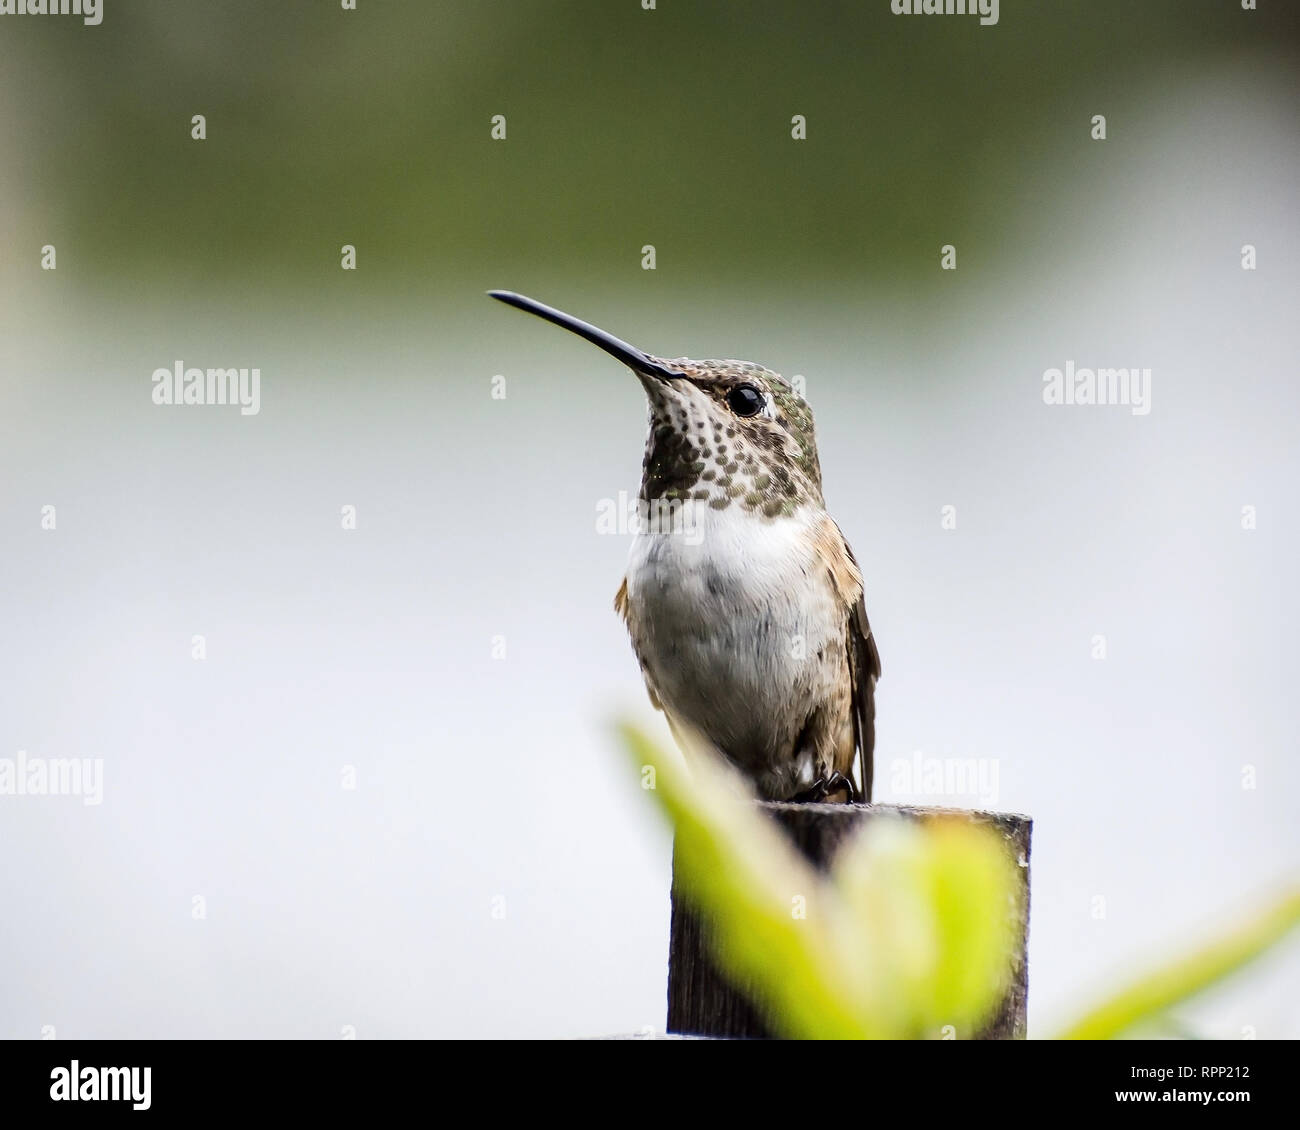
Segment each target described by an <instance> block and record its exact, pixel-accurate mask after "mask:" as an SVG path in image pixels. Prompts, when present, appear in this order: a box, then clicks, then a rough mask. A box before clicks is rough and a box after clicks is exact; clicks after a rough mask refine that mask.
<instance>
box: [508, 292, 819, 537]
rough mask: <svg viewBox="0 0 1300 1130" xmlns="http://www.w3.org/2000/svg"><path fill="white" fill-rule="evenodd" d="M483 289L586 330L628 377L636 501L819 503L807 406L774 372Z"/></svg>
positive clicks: (761, 509) (766, 507) (776, 506)
mask: <svg viewBox="0 0 1300 1130" xmlns="http://www.w3.org/2000/svg"><path fill="white" fill-rule="evenodd" d="M488 293H489V294H491V295H492V297H493V298H496V299H499V300H500V301H502V302H506V303H508V304H510V305H511V306H517V307H519V309H521V310H527V311H528V312H529V313H532V314H536V315H538V316H539V317H542V318H545V319H546V320H547V321H550V322H554V323H555V324H556V325H559V326H563V327H564V328H565V329H568V330H571V331H573V332H574V333H576V334H578V335H579V336H581V337H584V338H586V339H587V340H588V341H590V342H592V343H593V344H595V345H598V346H600V348H601V349H603V350H605V352H607V353H610V354H612V355H613V356H615V357H617V358H618V359H619V360H620V361H622V362H623V363H624V364H625V365H627V366H628V367H629V368H630V369H631V370H632V371H633V372H634V373H635V374H636V375H637V377H638V379H639V380H640V381H641V386H642V388H644V389H645V392H646V398H647V399H648V401H649V403H650V434H649V436H648V438H647V440H646V451H645V461H644V464H643V474H642V479H641V497H642V499H643V500H645V501H650V500H654V499H667V500H673V501H680V502H685V501H688V500H690V501H693V502H696V503H697V504H700V505H708V506H709V507H711V508H712V509H714V510H725V509H727V508H729V507H736V508H739V509H741V510H744V511H748V512H750V513H753V514H755V515H757V516H761V517H763V518H767V519H776V518H779V517H782V516H784V515H788V514H791V513H792V512H793V511H794V510H795V508H796V507H798V506H800V505H801V504H803V503H805V502H812V503H815V504H816V505H818V506H821V505H822V488H821V468H820V466H819V465H818V462H817V443H816V440H815V438H814V434H813V415H812V409H811V408H809V407H808V404H807V403H806V402H805V400H804V399H803V397H801V396H800V395H799V394H798V393H796V392H795V391H794V389H793V388H792V387H791V385H790V382H789V381H787V380H786V379H785V378H784V377H782V376H781V375H780V374H778V373H774V372H772V370H771V369H765V368H763V366H762V365H755V364H754V363H752V362H750V361H692V360H690V359H688V358H685V357H678V358H674V359H666V358H662V357H655V356H653V355H651V354H649V353H645V352H643V351H642V350H640V349H637V348H636V347H635V346H631V345H628V344H627V343H626V342H624V341H620V340H619V339H618V338H616V337H613V336H611V335H610V334H607V333H605V331H604V330H600V329H597V328H596V327H595V326H592V325H590V324H588V323H587V322H583V321H580V320H578V319H577V318H574V317H572V316H571V315H569V314H565V313H564V312H563V311H560V310H556V309H554V308H552V307H550V306H545V305H543V304H542V303H540V302H537V301H535V300H534V299H531V298H525V297H524V296H523V295H519V294H513V293H511V292H509V291H497V290H494V291H489V292H488Z"/></svg>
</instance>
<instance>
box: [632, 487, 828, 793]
mask: <svg viewBox="0 0 1300 1130" xmlns="http://www.w3.org/2000/svg"><path fill="white" fill-rule="evenodd" d="M690 518H691V520H690V521H683V522H681V523H679V528H675V529H672V530H667V531H665V530H662V529H659V530H654V529H651V530H643V531H642V532H640V533H638V535H637V536H636V538H635V540H634V542H633V544H632V549H631V554H630V559H629V563H628V571H627V582H626V584H627V595H626V609H625V616H626V617H627V621H628V628H629V631H630V632H631V635H632V641H633V646H634V647H635V649H636V653H637V657H638V659H639V660H640V662H641V666H642V670H643V673H644V674H645V678H646V683H647V686H648V688H649V689H650V692H651V694H652V695H653V696H654V697H655V698H657V700H658V701H659V703H660V704H661V705H662V707H663V709H664V711H665V713H666V714H667V715H668V717H669V720H670V721H671V722H673V723H674V724H676V725H678V726H679V727H680V725H681V724H682V723H685V724H686V725H687V726H689V727H690V728H691V729H693V730H694V731H696V732H697V733H699V734H701V735H703V736H704V737H705V738H707V739H708V740H710V741H711V742H712V743H713V744H714V745H715V746H716V747H717V748H718V750H719V751H720V752H722V753H724V754H725V755H726V756H727V757H728V758H730V759H731V760H732V761H733V762H735V763H737V764H738V765H739V766H740V767H741V768H742V769H744V770H745V771H746V772H747V773H749V774H750V775H751V776H752V777H753V778H754V779H755V781H756V783H757V784H758V785H759V788H760V791H761V792H763V793H765V794H766V795H769V796H788V795H792V794H793V793H795V792H798V791H801V789H803V788H807V787H808V786H809V785H811V784H812V783H813V782H814V781H815V780H816V779H817V778H818V777H820V776H822V775H823V773H825V772H827V771H828V768H829V767H828V766H827V765H821V764H817V763H816V758H815V756H814V753H813V750H812V749H811V748H808V749H806V750H800V749H798V748H797V743H798V739H799V735H800V731H801V729H802V728H803V727H804V726H805V722H806V720H807V718H808V715H809V713H810V710H811V709H812V707H813V706H814V705H815V704H816V703H818V702H823V701H828V700H829V699H830V698H832V697H833V696H834V695H835V693H836V692H837V691H842V688H838V687H836V686H835V685H833V684H834V681H835V679H836V678H837V677H840V678H842V669H843V652H844V647H845V637H844V608H843V604H842V601H841V600H840V599H839V598H838V597H837V595H836V593H835V590H834V586H833V584H832V582H831V579H830V577H829V576H828V573H827V569H826V566H825V563H824V560H823V559H822V558H821V557H820V556H819V552H818V538H817V531H818V529H819V528H821V527H822V524H823V523H825V522H826V521H827V518H826V514H825V512H824V511H823V510H822V509H821V508H820V507H816V506H813V505H809V504H805V505H803V506H801V507H799V508H798V509H797V510H796V511H795V512H794V513H793V514H791V515H789V516H788V517H782V518H781V519H779V520H775V521H772V520H765V519H763V518H761V517H759V516H757V515H755V514H753V513H750V512H746V511H744V510H742V509H740V508H739V507H734V506H732V507H727V508H725V509H721V510H717V509H713V508H711V507H709V506H707V505H702V506H699V507H698V508H695V509H694V510H693V511H692V513H691V515H690ZM792 748H794V749H795V756H794V757H793V758H792V757H791V749H792Z"/></svg>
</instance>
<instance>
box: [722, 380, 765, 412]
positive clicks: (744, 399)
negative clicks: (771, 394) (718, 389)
mask: <svg viewBox="0 0 1300 1130" xmlns="http://www.w3.org/2000/svg"><path fill="white" fill-rule="evenodd" d="M727 403H728V404H729V405H731V410H732V411H733V412H734V413H735V414H736V415H737V416H757V415H758V414H759V413H760V412H761V411H762V410H763V394H762V393H761V392H759V391H758V389H756V388H755V387H754V386H753V385H737V386H736V387H735V388H733V389H732V390H731V391H730V392H729V393H727Z"/></svg>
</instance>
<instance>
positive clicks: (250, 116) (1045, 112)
mask: <svg viewBox="0 0 1300 1130" xmlns="http://www.w3.org/2000/svg"><path fill="white" fill-rule="evenodd" d="M1268 9H1269V10H1266V11H1260V12H1257V13H1243V12H1241V11H1240V10H1239V8H1238V5H1236V4H1231V3H1229V4H1225V3H1222V2H1220V0H1197V2H1195V3H1189V2H1187V0H1147V2H1145V3H1142V4H1133V3H1130V2H1129V0H1056V2H1054V3H1052V4H1015V3H1009V2H1008V3H1003V4H1002V5H1001V18H1000V20H999V23H998V24H997V25H996V26H993V27H981V26H979V24H978V22H977V21H976V20H972V19H967V18H964V17H943V18H927V17H907V16H894V15H892V14H891V12H890V8H889V3H888V0H872V2H867V3H864V2H862V0H820V2H818V3H814V4H794V3H789V2H788V0H698V2H692V3H689V4H685V3H680V2H678V0H662V2H661V3H659V4H658V6H657V8H656V9H655V10H653V11H645V10H643V9H642V7H641V4H640V2H639V0H618V2H611V0H559V2H545V3H543V2H540V0H531V2H530V0H439V2H438V3H418V2H416V0H405V2H403V0H390V2H379V0H361V2H360V4H359V6H358V8H357V10H356V11H344V10H342V8H341V5H340V4H338V3H337V2H331V0H278V2H277V3H275V4H267V3H265V2H263V0H209V2H207V3H204V4H186V5H181V4H177V3H174V0H132V2H131V3H129V4H128V3H121V2H119V3H114V0H108V2H107V4H106V10H105V17H104V21H103V23H102V24H101V25H100V26H99V27H94V28H86V27H83V26H81V24H80V21H76V20H32V19H27V20H10V21H7V23H6V26H5V29H4V30H5V35H4V36H3V37H2V38H0V76H2V77H0V82H3V91H4V97H5V101H6V104H7V105H8V106H10V107H11V108H16V109H18V110H20V112H16V113H15V112H13V111H12V110H11V121H10V123H9V129H10V132H11V134H12V136H11V138H10V141H9V150H10V152H9V155H8V156H9V157H10V159H12V160H15V161H18V162H19V164H20V167H19V168H18V170H17V171H18V172H19V174H20V176H21V179H22V181H23V183H24V186H25V188H24V191H25V193H26V194H27V199H28V201H29V202H30V203H32V204H33V206H35V207H37V208H39V209H40V211H41V212H42V213H43V214H44V218H45V219H46V220H47V221H48V225H49V227H50V228H51V229H52V230H54V231H55V232H57V233H59V235H60V238H63V239H65V240H66V241H67V242H69V243H71V244H74V245H76V246H77V247H78V249H79V251H78V254H79V258H80V259H81V260H83V261H85V262H88V263H93V264H95V266H96V267H97V268H98V270H99V271H100V272H101V273H102V274H104V275H111V277H113V278H115V279H120V278H122V277H123V276H124V275H128V274H134V275H141V274H144V275H163V276H165V275H173V274H174V275H180V276H193V275H196V274H197V276H198V277H200V278H204V279H213V278H229V279H236V280H243V281H246V282H262V281H269V280H272V279H274V278H275V277H277V276H281V275H288V276H296V277H303V276H312V275H319V274H323V273H324V269H325V268H326V267H329V268H334V267H335V266H336V263H337V249H338V247H339V245H340V244H342V243H344V242H351V243H353V244H356V245H357V246H358V247H360V248H362V249H363V251H362V262H363V264H364V266H365V270H366V271H367V272H369V273H371V274H372V276H375V275H377V276H379V277H382V278H384V279H386V280H387V284H388V285H389V286H392V287H405V286H412V285H416V286H419V285H424V284H427V283H428V282H429V281H430V280H431V279H438V280H443V281H445V280H446V279H448V278H449V277H453V276H459V275H461V274H464V273H466V272H471V273H474V277H473V278H472V279H471V280H468V281H469V284H470V285H473V286H478V285H479V283H480V281H481V278H482V279H489V278H490V279H499V278H502V277H506V276H505V274H504V272H506V271H507V270H508V269H512V268H513V269H515V271H516V277H517V270H518V268H519V267H520V265H533V266H535V267H544V268H545V270H546V272H547V273H548V276H553V275H559V274H566V275H571V274H574V273H583V274H586V275H595V276H596V277H609V276H617V275H619V274H620V273H624V272H628V271H630V270H633V269H635V264H636V262H637V252H638V249H639V247H640V246H641V244H642V243H643V242H648V243H654V244H656V245H657V246H658V247H659V249H660V270H661V271H663V270H664V269H665V268H667V269H668V270H669V271H675V272H684V273H689V275H690V277H691V278H692V280H693V281H695V282H696V283H698V284H700V285H703V286H705V287H707V286H710V285H713V284H715V283H716V284H721V283H735V282H736V281H737V280H738V279H743V278H745V277H748V276H750V275H752V274H753V273H754V272H761V273H763V274H764V275H770V276H772V277H774V278H775V279H777V280H780V281H783V282H784V281H789V282H795V281H797V280H799V279H806V278H824V277H828V276H830V277H834V276H836V275H839V276H846V275H850V276H854V277H862V276H869V277H877V278H879V279H880V280H881V281H882V282H883V283H885V284H896V285H911V286H916V287H927V288H933V287H942V286H943V285H945V284H944V282H943V280H942V279H941V278H940V276H939V275H938V272H936V271H934V270H933V269H932V265H933V262H932V261H933V260H934V259H935V257H936V256H937V254H938V248H939V246H940V244H941V243H943V242H947V241H955V242H957V243H960V244H961V245H962V247H963V253H964V254H972V255H978V256H987V255H991V254H992V253H993V251H994V249H995V248H996V246H997V242H998V240H999V238H1000V235H1001V233H1002V232H1003V230H1004V228H1003V225H1004V223H1005V222H1006V220H1007V219H1008V218H1009V217H1011V216H1013V215H1015V214H1016V213H1017V212H1020V211H1021V210H1023V209H1026V208H1035V207H1039V206H1041V205H1043V204H1045V203H1046V202H1047V201H1048V200H1050V199H1051V198H1052V197H1053V196H1055V195H1056V194H1058V193H1060V192H1062V191H1064V190H1065V188H1066V186H1068V185H1069V184H1070V183H1071V182H1072V181H1074V180H1076V179H1077V178H1078V177H1080V176H1081V175H1087V174H1088V173H1089V171H1090V170H1091V169H1092V168H1093V167H1094V165H1095V164H1096V162H1097V161H1098V160H1099V157H1098V156H1097V150H1096V147H1095V146H1091V143H1090V142H1089V140H1088V128H1089V117H1090V115H1092V114H1093V113H1097V112H1105V113H1107V114H1109V115H1110V116H1111V123H1112V126H1111V135H1110V139H1109V140H1108V141H1107V146H1108V147H1109V148H1110V151H1111V156H1112V157H1114V156H1116V153H1115V150H1117V149H1118V150H1120V151H1123V150H1124V149H1125V148H1126V147H1131V146H1141V145H1142V144H1143V143H1144V140H1147V139H1148V135H1147V134H1146V133H1145V132H1144V128H1145V127H1144V123H1143V122H1142V121H1140V120H1139V119H1138V117H1137V114H1136V112H1135V107H1137V106H1139V105H1140V104H1141V99H1142V98H1144V97H1147V96H1149V95H1150V94H1151V93H1152V92H1153V91H1159V90H1161V89H1163V88H1166V87H1168V86H1170V85H1171V84H1176V83H1177V82H1178V80H1179V78H1180V75H1185V74H1186V73H1187V72H1188V71H1189V70H1190V71H1193V72H1194V71H1195V70H1197V69H1198V68H1201V67H1208V66H1211V65H1214V64H1220V63H1224V62H1225V61H1230V60H1231V59H1232V58H1233V57H1234V55H1236V54H1239V53H1242V52H1249V53H1250V58H1251V59H1252V60H1253V62H1254V64H1255V65H1256V66H1269V65H1270V64H1274V65H1276V67H1277V69H1278V71H1279V73H1287V72H1288V71H1293V70H1294V64H1295V53H1296V46H1297V43H1298V42H1300V10H1297V8H1296V6H1294V5H1271V6H1268ZM200 113H201V114H203V115H205V116H206V118H207V122H208V139H207V140H206V141H204V142H195V141H192V140H191V138H190V119H191V117H192V115H194V114H200ZM494 114H504V115H506V118H507V122H508V134H507V139H506V140H505V141H493V140H491V138H490V136H489V126H490V118H491V116H492V115H494ZM795 114H802V115H804V116H805V117H806V119H807V123H808V136H807V140H806V141H801V142H794V141H792V140H791V137H790V122H791V118H792V116H793V115H795ZM1090 146H1091V147H1090ZM478 272H481V277H480V274H479V273H478ZM518 285H531V280H527V279H525V280H520V282H519V283H518ZM949 285H950V284H949Z"/></svg>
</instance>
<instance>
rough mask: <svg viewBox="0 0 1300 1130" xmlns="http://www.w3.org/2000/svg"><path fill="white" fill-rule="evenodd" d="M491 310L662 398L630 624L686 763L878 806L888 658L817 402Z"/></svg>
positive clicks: (655, 401) (642, 501) (629, 586)
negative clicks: (883, 674)
mask: <svg viewBox="0 0 1300 1130" xmlns="http://www.w3.org/2000/svg"><path fill="white" fill-rule="evenodd" d="M488 294H489V295H491V297H493V298H496V299H498V300H499V301H501V302H505V303H507V304H508V305H510V306H514V307H517V308H518V309H520V310H525V311H527V312H528V313H530V314H536V315H537V316H538V317H541V318H545V319H546V320H547V321H549V322H553V323H554V324H555V325H557V326H561V327H563V328H564V329H566V330H570V331H572V332H573V333H575V334H577V335H578V336H579V337H582V338H585V339H586V340H587V341H589V342H591V343H592V344H593V345H596V346H598V347H599V348H600V349H603V350H604V351H605V352H606V353H608V354H610V355H611V356H613V357H615V358H617V359H618V360H619V361H621V362H623V364H624V365H626V366H627V367H628V368H629V369H631V370H632V372H633V373H634V374H635V375H636V377H637V379H638V380H639V381H640V382H641V387H642V388H643V389H644V391H645V395H646V399H647V401H648V402H649V409H650V426H649V434H648V436H647V439H646V447H645V457H644V460H643V462H642V477H641V490H640V494H639V497H638V507H639V515H640V519H641V520H640V521H639V522H638V523H637V531H636V535H635V537H634V540H633V543H632V547H631V550H630V553H629V557H628V567H627V573H626V575H625V576H624V578H623V583H622V584H621V585H620V586H619V589H618V593H617V595H616V596H615V598H614V608H615V610H616V611H617V612H618V614H619V615H620V616H621V617H622V619H623V621H624V623H625V624H626V626H627V630H628V634H629V635H630V637H631V641H632V649H633V651H634V652H635V654H636V658H637V661H638V662H639V663H640V666H641V673H642V676H643V677H644V680H645V685H646V690H647V691H648V692H649V695H650V701H651V703H652V704H653V705H654V706H655V708H656V709H659V710H662V711H663V713H664V715H665V716H666V718H667V720H668V724H669V727H670V729H671V730H672V732H673V735H674V737H675V739H676V740H677V743H678V745H680V746H681V747H682V748H683V750H684V751H688V750H689V749H690V748H691V747H692V746H693V745H698V744H699V743H700V742H704V743H705V744H706V746H707V747H709V748H712V749H713V750H714V751H715V752H716V753H718V754H719V755H721V756H722V757H723V758H724V759H725V760H726V761H728V762H730V763H731V764H732V765H733V766H735V767H736V768H737V769H739V770H740V771H741V773H742V774H743V775H744V776H745V777H746V778H748V780H749V781H750V782H751V784H752V785H753V787H754V789H755V791H756V792H757V793H758V795H759V796H760V797H762V798H764V799H767V800H778V801H798V802H822V801H839V802H849V803H852V802H854V801H856V800H859V799H861V800H863V801H865V802H867V803H870V800H871V778H872V752H873V747H874V745H875V716H876V705H875V688H876V680H877V679H879V677H880V653H879V652H878V650H877V648H876V641H875V638H874V637H873V636H872V634H871V625H870V624H869V623H868V621H867V610H866V603H865V600H864V597H863V582H862V574H861V571H860V569H859V568H858V563H857V561H856V560H855V558H854V556H853V551H852V550H851V549H850V548H849V545H848V542H847V541H846V540H845V538H844V535H843V534H842V533H841V532H840V528H839V527H838V526H837V525H836V524H835V522H834V521H833V520H832V518H831V516H830V515H829V514H828V513H827V511H826V504H825V501H824V499H823V497H822V478H821V467H820V464H819V462H818V458H817V443H816V439H815V437H814V433H813V414H812V409H811V408H810V407H809V406H808V404H807V402H806V401H805V400H804V398H803V397H802V396H800V395H799V394H798V393H797V392H796V391H795V390H794V388H793V386H792V385H791V384H790V382H789V381H787V380H786V379H785V378H784V377H782V376H780V375H779V374H777V373H774V372H773V371H772V370H771V369H768V368H765V367H764V366H762V365H756V364H754V363H753V362H750V361H695V360H691V359H689V358H686V357H677V358H672V359H666V358H662V357H656V356H653V355H652V354H649V353H645V352H643V351H642V350H640V349H637V348H636V347H635V346H632V345H629V344H627V342H625V341H621V340H619V339H618V338H616V337H614V336H613V335H611V334H608V333H606V332H605V331H604V330H601V329H598V328H597V327H596V326H593V325H591V324H590V323H587V322H584V321H581V320H580V319H578V318H575V317H573V316H572V315H571V314H566V313H564V312H563V311H562V310H557V309H555V308H554V307H551V306H547V305H545V304H544V303H541V302H538V301H536V300H535V299H532V298H527V297H525V296H524V295H521V294H515V293H513V292H512V291H503V290H492V291H488ZM665 518H667V519H669V520H664V519H665ZM650 519H655V520H650ZM855 755H856V758H857V763H858V769H859V774H858V780H857V782H855V781H854V780H853V768H854V759H855Z"/></svg>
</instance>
